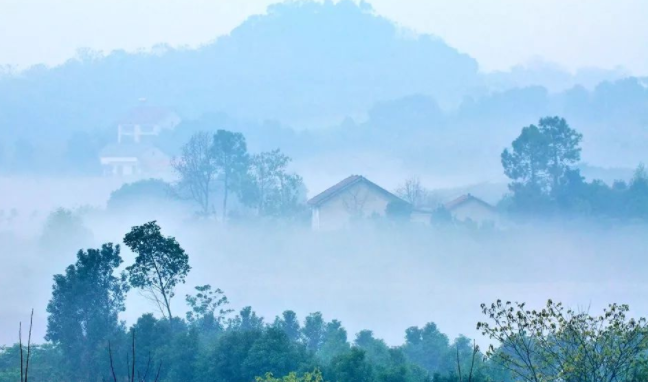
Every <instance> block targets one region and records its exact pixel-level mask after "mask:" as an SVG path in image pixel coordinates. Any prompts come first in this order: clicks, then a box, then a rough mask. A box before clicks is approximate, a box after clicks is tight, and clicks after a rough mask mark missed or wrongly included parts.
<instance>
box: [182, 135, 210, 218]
mask: <svg viewBox="0 0 648 382" xmlns="http://www.w3.org/2000/svg"><path fill="white" fill-rule="evenodd" d="M173 168H174V169H175V171H176V172H177V173H178V175H179V176H180V182H179V187H180V189H181V190H185V192H187V193H188V194H189V197H190V198H191V199H193V200H194V201H195V202H196V203H198V205H199V206H200V211H201V213H202V214H203V215H209V213H210V206H211V205H210V196H211V194H212V192H213V186H214V182H215V180H216V177H217V176H218V168H217V167H216V163H215V161H214V157H213V152H212V136H211V135H210V134H209V133H206V132H198V133H195V134H194V135H192V136H191V138H190V139H189V142H187V143H186V144H185V145H184V146H183V147H182V152H181V155H180V157H179V158H174V160H173Z"/></svg>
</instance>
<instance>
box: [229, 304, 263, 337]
mask: <svg viewBox="0 0 648 382" xmlns="http://www.w3.org/2000/svg"><path fill="white" fill-rule="evenodd" d="M229 329H231V330H238V331H249V330H261V329H263V317H259V316H257V314H256V312H255V311H253V310H252V307H251V306H246V307H245V308H243V309H241V311H240V312H239V314H238V315H237V316H236V317H234V319H232V320H230V321H229Z"/></svg>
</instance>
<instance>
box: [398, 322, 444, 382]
mask: <svg viewBox="0 0 648 382" xmlns="http://www.w3.org/2000/svg"><path fill="white" fill-rule="evenodd" d="M449 348H450V343H449V340H448V337H447V336H446V335H445V334H443V333H441V332H440V331H439V329H438V328H437V326H436V324H434V323H428V324H426V325H425V326H424V327H423V328H418V327H415V326H414V327H411V328H408V329H407V330H406V331H405V345H404V346H403V352H404V353H405V355H406V356H407V357H408V358H409V359H410V360H411V361H412V362H414V363H415V364H417V365H419V366H421V367H422V368H424V369H425V370H427V371H428V372H430V373H431V374H433V373H448V372H450V371H452V370H454V359H453V358H454V357H452V355H451V353H450V352H449Z"/></svg>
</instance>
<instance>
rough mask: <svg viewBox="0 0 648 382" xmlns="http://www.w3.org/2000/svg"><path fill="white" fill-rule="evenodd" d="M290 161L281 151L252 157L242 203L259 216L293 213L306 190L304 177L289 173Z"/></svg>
mask: <svg viewBox="0 0 648 382" xmlns="http://www.w3.org/2000/svg"><path fill="white" fill-rule="evenodd" d="M290 161H291V159H290V158H289V157H288V156H286V155H284V154H283V153H281V151H280V150H278V149H277V150H272V151H268V152H263V153H260V154H256V155H253V156H252V158H251V159H250V167H249V170H248V174H247V178H246V182H245V186H244V187H243V188H242V190H241V194H242V199H243V201H244V202H245V203H246V204H247V205H249V206H253V207H254V208H256V209H257V212H258V213H259V215H262V216H267V215H275V216H276V215H285V214H287V213H290V212H294V211H295V210H296V209H297V206H298V204H299V197H300V195H301V193H302V190H303V189H304V183H303V180H302V178H301V177H300V176H299V175H297V174H294V173H289V172H288V171H287V166H288V164H289V163H290Z"/></svg>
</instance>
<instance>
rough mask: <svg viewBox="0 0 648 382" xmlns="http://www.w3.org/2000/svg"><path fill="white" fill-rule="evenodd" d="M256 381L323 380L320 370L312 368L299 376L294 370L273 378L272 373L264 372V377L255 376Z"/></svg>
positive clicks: (307, 381) (292, 381)
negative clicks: (311, 370)
mask: <svg viewBox="0 0 648 382" xmlns="http://www.w3.org/2000/svg"><path fill="white" fill-rule="evenodd" d="M255 381H256V382H324V378H323V377H322V372H320V371H319V370H318V369H315V370H313V372H309V373H304V374H303V375H301V376H299V375H298V374H297V373H295V372H294V371H293V372H291V373H290V374H288V375H286V376H284V377H282V378H275V377H274V376H273V375H272V373H266V375H265V376H264V377H256V380H255Z"/></svg>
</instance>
